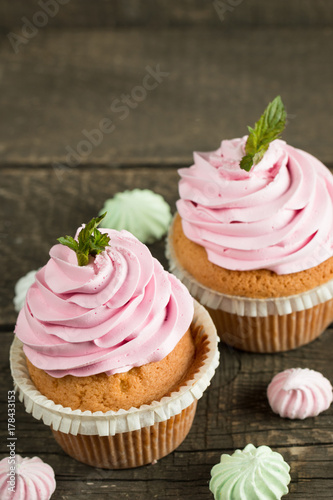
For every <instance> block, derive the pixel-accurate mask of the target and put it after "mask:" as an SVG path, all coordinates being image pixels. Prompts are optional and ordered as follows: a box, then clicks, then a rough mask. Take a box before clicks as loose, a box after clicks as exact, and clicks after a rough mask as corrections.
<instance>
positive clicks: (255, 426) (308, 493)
mask: <svg viewBox="0 0 333 500" xmlns="http://www.w3.org/2000/svg"><path fill="white" fill-rule="evenodd" d="M1 335H2V344H3V349H2V350H1V352H0V367H1V373H2V375H3V378H2V380H3V383H2V384H1V386H0V400H1V402H2V403H3V404H2V406H1V408H2V410H1V413H2V414H1V419H2V421H5V420H6V412H5V410H6V404H5V402H6V396H7V391H8V390H11V388H12V387H11V386H12V383H11V378H10V373H9V366H8V347H9V344H10V342H11V340H12V333H11V332H3V333H2V334H1ZM332 349H333V330H332V329H331V330H328V331H326V332H325V333H324V334H323V335H322V336H321V337H320V338H319V339H318V340H316V341H315V342H313V343H312V344H310V345H308V346H305V347H303V348H300V349H297V350H296V351H291V352H289V353H283V354H276V355H258V354H247V353H242V352H240V351H237V350H233V349H230V348H228V347H226V346H225V345H221V346H220V352H221V363H220V366H219V368H218V370H217V373H216V375H215V377H214V378H213V380H212V384H211V386H210V387H209V388H208V390H207V391H206V393H205V394H204V396H203V398H202V399H201V400H200V401H199V404H198V409H197V413H196V417H195V420H194V424H193V427H192V429H191V431H190V433H189V435H188V437H187V438H186V440H185V441H184V442H183V444H182V445H181V446H180V447H179V448H178V449H177V450H176V451H175V452H174V453H172V454H171V455H169V456H167V457H165V458H164V459H162V460H160V461H159V462H158V463H157V464H155V465H149V466H145V467H142V468H138V469H131V470H122V471H109V470H101V469H96V468H90V467H88V466H85V465H84V464H81V463H79V462H76V461H75V460H73V459H71V458H70V457H68V456H66V455H65V453H64V452H63V451H62V450H61V449H60V448H59V447H58V445H57V443H56V442H55V440H54V439H53V437H52V434H51V432H50V430H49V428H48V427H46V426H45V425H44V424H42V423H41V422H38V421H36V420H34V419H33V417H32V416H31V415H29V414H27V413H26V412H25V411H24V409H23V405H22V404H21V403H19V402H17V404H16V412H17V413H16V435H17V453H19V454H21V455H22V456H34V455H38V456H40V457H41V458H42V459H43V460H45V461H46V462H47V463H49V464H50V465H51V466H52V467H53V468H54V470H55V473H56V480H57V489H56V492H55V494H54V496H53V497H52V500H53V499H54V500H60V499H63V500H64V499H65V500H71V499H72V498H74V496H75V497H76V498H78V500H81V499H82V500H83V499H84V498H87V497H88V498H96V500H97V499H98V500H106V499H107V498H117V499H120V500H124V499H126V498H131V499H133V500H143V499H146V498H158V499H159V500H167V499H173V500H178V499H179V500H182V499H184V498H185V499H187V498H188V499H190V498H192V499H195V500H205V499H209V498H212V496H211V495H210V493H209V489H208V482H209V478H210V470H211V467H212V466H213V465H214V464H215V463H217V462H218V461H219V458H220V455H221V453H232V452H233V451H234V449H236V448H243V447H244V446H245V445H246V444H247V443H250V442H252V443H253V444H255V445H256V446H259V445H262V444H265V445H268V446H271V447H272V448H273V449H274V450H276V451H278V452H280V453H281V454H282V455H283V457H284V458H285V460H286V461H287V462H288V463H289V464H290V466H291V478H292V481H291V484H290V495H289V496H288V498H290V500H295V499H299V500H301V499H302V500H310V499H311V500H313V498H314V497H316V498H318V499H323V500H324V499H325V500H327V499H329V498H332V496H331V491H332V488H333V467H332V465H333V437H332V430H331V429H332V425H333V407H331V408H330V409H329V410H327V411H326V412H324V413H322V414H321V415H319V416H318V417H316V418H310V419H307V420H305V421H292V420H288V419H281V418H280V417H278V416H277V415H275V414H273V413H272V412H271V410H270V408H269V406H268V403H267V399H266V387H267V384H268V383H269V382H270V380H271V378H272V377H273V375H274V374H276V373H277V372H278V371H281V370H283V369H286V368H290V367H296V366H300V367H303V368H304V367H311V368H313V369H315V370H318V371H321V372H322V373H323V374H324V375H325V376H326V377H328V378H329V379H331V380H333V367H332V363H331V352H332ZM6 437H7V434H6V429H3V430H2V432H1V443H2V447H1V454H0V458H3V457H5V456H6V454H5V447H4V443H5V439H6Z"/></svg>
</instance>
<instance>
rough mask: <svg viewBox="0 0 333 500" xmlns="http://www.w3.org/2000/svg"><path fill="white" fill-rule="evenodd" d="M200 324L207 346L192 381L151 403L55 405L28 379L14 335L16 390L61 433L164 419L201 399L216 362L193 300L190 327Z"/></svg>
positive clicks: (104, 431) (213, 341) (130, 427)
mask: <svg viewBox="0 0 333 500" xmlns="http://www.w3.org/2000/svg"><path fill="white" fill-rule="evenodd" d="M199 325H202V326H203V331H202V333H201V334H200V335H204V336H205V342H207V347H208V349H207V353H206V355H205V359H204V361H203V364H202V366H201V367H200V369H199V370H198V372H197V373H195V375H194V377H193V378H192V380H189V381H188V382H186V383H185V384H184V385H183V386H182V387H180V388H179V390H178V391H176V392H173V393H172V394H171V395H170V396H167V397H164V398H162V399H161V400H160V401H158V402H157V401H154V402H152V403H151V404H150V405H142V406H141V407H140V408H131V409H130V410H127V411H126V410H118V411H117V412H114V411H108V412H105V413H103V412H100V411H98V412H94V413H92V412H91V411H81V410H75V411H73V410H71V409H70V408H64V407H63V406H62V405H59V404H55V403H54V402H53V401H51V400H49V399H47V398H46V397H45V396H43V395H42V394H41V393H40V392H39V391H38V390H37V389H36V387H35V386H34V384H33V382H32V381H31V378H30V375H29V372H28V368H27V364H26V358H25V355H24V352H23V344H22V342H20V340H18V338H17V337H15V338H14V341H13V344H12V346H11V350H10V364H11V372H12V377H13V380H14V386H15V390H16V391H17V392H18V395H19V399H20V401H23V402H24V405H25V409H26V411H27V412H28V413H31V414H32V415H33V416H34V417H35V418H36V419H37V420H43V422H44V424H46V425H49V426H52V429H53V430H54V431H60V432H62V433H64V434H72V435H74V436H76V435H78V434H81V435H98V436H114V435H116V434H119V433H125V432H132V431H136V430H139V429H141V428H143V427H149V426H152V425H154V424H156V423H160V422H164V421H166V420H168V419H170V418H171V417H174V416H176V415H178V414H180V413H181V412H182V411H183V410H184V409H185V408H187V407H189V406H190V405H191V404H192V403H193V402H195V401H196V400H198V399H200V398H201V396H202V394H203V392H204V391H205V390H206V388H207V387H208V386H209V384H210V381H211V379H212V377H213V375H214V372H215V370H216V368H217V366H218V364H219V351H218V345H217V343H218V337H217V334H216V328H215V326H214V324H213V322H212V320H211V318H210V316H209V314H208V313H207V311H206V310H205V309H204V307H202V306H201V305H200V304H198V303H197V302H195V304H194V319H193V322H192V326H194V327H195V326H199Z"/></svg>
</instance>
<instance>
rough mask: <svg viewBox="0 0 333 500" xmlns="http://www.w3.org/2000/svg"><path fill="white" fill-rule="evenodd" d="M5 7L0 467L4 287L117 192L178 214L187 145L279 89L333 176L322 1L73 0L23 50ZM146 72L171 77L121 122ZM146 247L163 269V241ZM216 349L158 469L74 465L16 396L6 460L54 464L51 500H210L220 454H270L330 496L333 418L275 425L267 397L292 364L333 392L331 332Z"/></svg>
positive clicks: (249, 118)
mask: <svg viewBox="0 0 333 500" xmlns="http://www.w3.org/2000/svg"><path fill="white" fill-rule="evenodd" d="M4 3H5V4H6V9H5V14H6V15H4V16H1V20H0V23H2V24H1V26H0V28H1V37H0V90H1V92H0V108H1V120H0V155H1V157H0V167H1V182H0V196H1V207H0V210H1V220H0V235H1V250H2V251H1V257H0V259H1V273H2V287H1V291H0V311H1V315H0V328H1V337H2V345H3V347H2V349H1V351H0V363H1V382H2V383H1V385H0V391H1V395H0V401H1V421H2V423H3V425H2V427H1V450H0V451H1V454H0V458H3V457H6V456H7V451H6V438H7V428H6V427H7V426H6V420H7V417H6V415H7V392H8V391H9V390H11V389H12V380H11V377H10V371H9V364H8V350H9V346H10V343H11V341H12V338H13V333H12V332H13V327H14V324H15V320H16V313H15V311H14V308H13V303H12V300H13V296H14V285H15V283H16V281H17V280H18V279H19V278H20V277H21V276H23V275H24V274H26V273H27V272H28V271H30V270H31V269H36V268H38V267H39V266H41V265H43V264H44V263H45V262H46V261H47V259H48V250H49V248H50V246H51V245H53V244H54V243H55V240H56V238H57V237H59V236H61V235H64V234H73V232H74V230H75V228H76V227H78V226H79V225H80V224H81V223H82V222H84V221H87V220H89V218H91V217H93V216H95V215H96V214H97V212H98V211H99V210H100V209H101V207H102V205H103V202H104V200H105V199H107V198H110V197H112V196H113V195H114V194H115V193H117V192H119V191H123V190H125V189H133V188H149V189H152V190H153V191H155V192H157V193H160V194H162V195H163V196H164V197H165V199H166V200H167V201H168V202H169V203H170V205H171V207H172V211H174V210H175V201H176V200H177V197H178V193H177V182H178V174H177V168H179V167H181V166H186V165H190V163H191V156H192V151H193V150H201V151H204V150H213V149H215V148H217V147H218V145H219V142H220V141H221V139H222V138H232V137H237V136H241V135H243V134H245V133H246V125H248V124H249V125H252V124H253V122H254V121H255V120H256V119H257V118H258V117H259V115H260V113H261V111H262V110H263V108H264V106H265V105H266V103H267V102H268V100H270V99H272V98H273V97H274V96H275V95H277V94H281V96H282V98H283V100H284V101H285V103H286V105H287V110H288V121H289V124H288V127H287V130H286V133H285V135H284V137H285V139H286V140H287V141H288V142H290V143H291V144H293V145H294V146H297V147H300V148H302V149H305V150H307V151H309V152H311V153H312V154H314V155H315V156H317V157H318V158H320V159H321V160H322V161H324V162H325V163H326V164H327V165H328V166H329V167H333V141H332V133H333V109H332V107H333V106H332V81H333V78H332V77H333V68H332V62H331V61H332V53H333V29H332V26H331V22H332V19H333V10H332V3H329V2H326V1H325V0H322V1H316V2H314V1H312V0H308V1H307V2H304V1H303V2H300V1H299V0H294V1H293V2H284V1H283V2H282V1H280V2H279V1H277V0H274V1H272V2H270V3H271V10H270V11H267V9H266V10H265V9H264V10H262V9H263V6H264V5H267V2H262V1H260V0H253V2H252V4H251V3H247V2H244V4H243V5H240V4H239V7H237V8H234V11H229V13H228V16H227V15H226V16H225V21H221V19H219V17H218V14H217V12H216V9H214V6H213V2H202V3H200V2H197V1H196V0H191V1H188V2H187V8H188V9H189V10H188V12H186V9H185V7H184V6H181V7H180V6H178V4H179V2H175V1H174V0H173V1H172V2H170V5H169V6H167V4H166V2H163V1H162V0H159V1H158V2H156V5H154V6H153V4H152V3H149V8H148V7H147V6H145V5H144V3H141V2H135V1H132V2H128V6H127V8H125V7H121V2H114V4H115V5H117V8H116V11H115V13H114V17H112V16H111V13H112V12H111V10H112V9H111V7H108V6H107V2H101V3H100V6H99V10H98V9H97V7H96V9H97V11H96V9H94V10H93V9H92V7H89V5H90V3H89V2H86V1H84V2H83V1H82V2H81V7H80V3H79V2H77V1H76V0H73V1H72V2H69V4H68V6H66V5H63V6H62V7H61V9H60V11H59V16H55V17H54V19H53V20H50V23H49V25H47V26H45V27H44V28H40V29H39V31H38V33H37V34H36V36H34V37H33V38H31V39H30V40H28V42H27V43H24V44H22V45H21V46H20V48H19V51H18V52H17V53H15V52H14V50H13V47H12V46H11V44H10V41H9V38H8V34H9V33H16V34H20V33H21V30H22V19H21V18H22V16H26V18H29V19H32V16H33V14H34V12H36V9H38V6H37V4H36V2H33V1H32V0H29V1H27V2H23V1H20V2H17V4H16V6H15V7H14V6H13V5H14V4H13V2H9V1H8V2H7V3H6V2H4ZM110 4H112V2H110ZM228 5H229V6H230V5H231V3H229V4H228ZM234 5H235V4H234ZM288 6H289V7H288ZM1 8H2V9H3V8H4V6H3V5H2V7H1ZM67 8H68V12H69V13H70V14H71V21H70V20H69V16H68V15H67V16H66V15H65V12H66V9H67ZM20 9H21V10H20ZM82 9H83V10H82ZM84 9H86V13H87V15H85V16H84V15H83V13H82V12H83V11H84ZM110 9H111V10H110ZM151 9H153V10H154V9H155V11H154V12H155V18H154V16H153V14H152V13H151ZM283 9H284V10H283ZM90 12H91V16H89V15H88V14H89V13H90ZM107 14H109V17H107ZM152 19H157V21H156V22H153V20H152ZM200 19H201V20H202V19H203V20H204V22H200ZM255 20H256V21H257V22H255ZM89 23H90V24H89ZM147 68H148V69H147ZM149 68H150V69H149ZM151 70H154V71H155V73H156V71H158V70H160V71H162V72H164V73H167V74H164V76H163V77H160V79H161V81H160V82H158V85H157V86H156V87H155V88H154V89H151V90H147V91H146V95H145V97H144V98H143V99H142V100H139V99H138V100H136V101H135V100H134V101H133V100H132V101H131V103H133V102H134V104H136V106H134V105H133V104H131V105H132V107H130V106H127V107H128V109H127V112H126V117H124V115H125V110H123V111H122V112H120V111H119V109H118V111H117V106H119V101H120V100H121V99H123V97H122V96H123V95H126V94H131V93H132V92H134V95H137V96H140V91H138V90H136V91H135V90H134V91H133V89H135V88H136V87H138V86H139V87H140V86H141V87H142V85H143V82H144V81H145V80H144V79H145V77H146V75H147V74H148V73H149V72H150V74H151ZM147 78H148V77H147ZM146 81H148V80H147V79H146ZM149 81H150V83H152V81H153V80H152V79H150V80H149ZM135 92H137V93H136V94H135ZM142 95H143V94H142V91H141V96H142ZM117 100H118V101H117ZM116 101H117V102H116ZM112 106H113V107H112ZM122 117H124V118H122ZM106 118H107V119H109V120H112V122H113V125H114V126H115V128H114V130H113V131H112V132H111V133H105V134H103V137H102V140H101V141H100V143H99V144H98V145H93V146H92V147H91V148H90V149H91V150H90V149H89V151H88V152H87V154H80V155H79V160H78V161H77V163H76V164H75V165H74V163H73V162H72V161H71V158H70V157H69V156H68V154H69V151H71V152H72V151H74V152H75V151H76V152H77V151H78V150H80V147H81V146H82V141H83V140H85V139H86V136H85V135H84V132H83V131H84V130H85V131H87V132H89V131H92V130H93V129H96V128H97V127H100V124H101V121H102V120H103V119H106ZM80 143H81V146H80ZM77 154H78V153H77ZM150 248H151V251H152V253H153V255H154V256H155V257H157V258H158V259H159V260H160V261H161V262H162V264H163V265H164V266H167V262H166V259H165V256H164V241H160V242H158V243H155V244H153V245H151V246H150ZM220 352H221V363H220V366H219V368H218V370H217V373H216V375H215V377H214V379H213V381H212V384H211V386H210V387H209V388H208V390H207V391H206V393H205V394H204V396H203V398H202V399H201V400H200V401H199V404H198V410H197V414H196V417H195V420H194V424H193V427H192V429H191V431H190V433H189V435H188V437H187V438H186V440H185V441H184V442H183V444H182V445H181V446H180V447H179V448H178V449H177V450H176V451H175V452H174V453H172V454H171V455H169V456H167V457H165V458H164V459H162V460H160V461H159V462H158V463H157V464H155V465H149V466H145V467H142V468H138V469H133V470H124V471H107V470H100V469H96V468H91V467H88V466H86V465H83V464H81V463H78V462H76V461H75V460H73V459H71V458H70V457H68V456H67V455H65V453H64V452H63V451H62V450H61V449H60V448H59V446H58V445H57V444H56V442H55V441H54V439H53V437H52V435H51V432H50V430H49V428H48V427H46V426H45V425H43V424H42V423H40V422H38V421H36V420H35V419H34V418H33V417H32V416H30V415H28V414H27V413H26V412H25V410H24V408H23V405H22V404H21V403H20V402H18V401H17V403H16V435H17V449H16V451H17V453H19V454H21V455H22V456H34V455H37V456H39V457H41V458H42V459H43V460H45V461H46V462H47V463H49V464H50V465H51V466H52V467H53V468H54V470H55V474H56V480H57V489H56V491H55V493H54V495H53V497H52V499H54V500H59V499H66V500H67V499H68V500H69V499H72V498H77V499H78V500H83V499H86V498H92V499H96V500H97V499H98V500H104V499H117V500H123V499H127V498H130V499H131V500H141V499H142V500H143V499H147V498H158V499H161V500H164V499H186V498H188V499H191V500H194V499H195V500H204V499H210V498H212V495H211V494H210V492H209V489H208V482H209V478H210V469H211V467H212V466H213V465H214V464H215V463H217V462H218V461H219V458H220V455H221V453H232V452H233V451H234V450H235V449H236V448H243V447H244V446H245V445H246V444H248V443H253V444H255V445H262V444H265V445H268V446H270V447H272V448H273V449H274V450H276V451H278V452H280V453H282V455H283V456H284V458H285V459H286V461H287V462H288V463H289V464H290V466H291V478H292V480H291V484H290V494H289V496H288V498H290V499H299V500H310V499H311V500H313V498H316V499H325V500H327V499H329V498H333V493H332V491H333V431H332V429H333V407H331V408H330V409H329V410H328V411H326V412H325V413H323V414H321V415H319V416H318V417H316V418H310V419H307V420H305V421H291V420H287V419H281V418H280V417H278V416H276V415H274V414H273V413H272V412H271V410H270V409H269V406H268V403H267V399H266V387H267V384H268V383H269V382H270V380H271V378H272V377H273V375H274V374H276V373H277V372H279V371H281V370H283V369H286V368H291V367H309V368H312V369H315V370H319V371H320V372H322V373H323V374H324V375H325V376H326V377H327V378H328V379H330V380H331V381H332V382H333V364H332V352H333V335H332V328H329V329H328V330H327V331H326V332H325V333H324V334H323V335H322V336H321V337H320V338H319V339H317V340H316V341H315V342H313V343H311V344H310V345H307V346H305V347H302V348H300V349H297V350H295V351H291V352H288V353H280V354H275V355H257V354H249V353H243V352H240V351H237V350H234V349H231V348H229V347H227V346H225V345H221V346H220Z"/></svg>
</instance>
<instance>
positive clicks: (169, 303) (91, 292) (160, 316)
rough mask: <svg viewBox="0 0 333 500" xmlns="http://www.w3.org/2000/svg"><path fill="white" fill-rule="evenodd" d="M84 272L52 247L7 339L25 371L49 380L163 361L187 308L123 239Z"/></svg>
mask: <svg viewBox="0 0 333 500" xmlns="http://www.w3.org/2000/svg"><path fill="white" fill-rule="evenodd" d="M101 232H103V233H107V234H108V236H109V237H110V246H108V247H106V249H105V251H103V252H102V253H100V254H99V255H97V256H96V257H95V259H94V260H93V261H92V262H91V263H89V264H88V265H87V266H78V265H77V262H76V255H75V253H74V252H73V251H72V250H71V249H69V248H68V247H65V246H63V245H54V246H53V247H52V248H51V250H50V260H49V261H48V263H47V264H46V266H44V267H43V268H42V269H41V270H40V271H38V273H37V274H36V280H35V283H34V284H33V285H32V286H31V287H30V289H29V290H28V293H27V298H26V302H25V305H24V308H23V309H22V310H21V312H20V314H19V316H18V320H17V325H16V328H15V333H16V335H17V337H18V338H19V339H20V340H21V341H22V342H23V343H24V352H25V354H26V356H27V357H28V358H29V360H30V361H31V363H32V364H33V365H35V366H36V367H37V368H40V369H42V370H45V371H46V372H47V373H48V374H49V375H51V376H53V377H63V376H65V375H75V376H79V377H80V376H88V375H95V374H97V373H103V372H106V373H107V374H109V375H111V374H114V373H121V372H125V371H128V370H130V369H131V368H133V367H134V366H141V365H144V364H146V363H150V362H155V361H159V360H161V359H163V358H164V357H165V356H166V355H167V354H169V353H170V352H171V351H172V350H173V348H174V347H175V346H176V344H177V343H178V341H179V340H180V339H181V337H182V336H183V335H184V333H185V332H186V331H187V329H188V328H189V326H190V323H191V321H192V318H193V300H192V298H191V296H190V295H189V293H188V291H187V289H186V288H185V287H184V285H182V284H181V283H180V282H179V281H178V280H177V279H176V278H175V277H174V276H172V275H171V274H169V273H168V272H166V271H165V270H164V269H163V267H162V266H161V264H160V263H159V262H158V261H157V260H156V259H154V258H153V257H152V255H151V253H150V251H149V249H148V248H147V247H146V246H145V245H143V244H142V243H140V241H139V240H137V239H136V238H135V237H134V236H133V235H132V234H130V233H129V232H127V231H120V232H119V231H115V230H106V229H101Z"/></svg>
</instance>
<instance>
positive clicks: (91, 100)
mask: <svg viewBox="0 0 333 500" xmlns="http://www.w3.org/2000/svg"><path fill="white" fill-rule="evenodd" d="M246 3H247V2H245V3H244V6H245V4H246ZM248 3H250V2H248ZM239 10H241V8H239ZM265 10H266V11H269V9H265ZM301 10H302V9H301ZM300 12H301V11H300ZM245 41H246V42H245ZM332 51H333V29H332V28H306V29H298V28H293V27H283V28H279V29H277V28H270V29H259V28H258V29H255V30H254V29H253V30H252V29H246V28H235V29H233V30H230V29H225V28H224V27H223V26H221V28H220V29H207V28H202V27H200V28H199V27H198V28H196V29H186V30H184V29H180V28H175V29H172V30H162V29H161V30H159V31H158V32H156V31H154V30H147V29H146V30H144V29H141V30H140V29H132V30H118V31H110V30H105V31H102V30H93V29H92V30H61V31H59V30H52V29H45V30H42V29H40V30H39V32H38V33H37V35H36V36H35V37H34V38H32V39H31V40H30V41H29V43H27V44H22V45H21V46H19V48H18V53H17V54H15V53H14V50H13V48H12V47H11V45H10V43H9V40H8V39H7V38H6V37H3V38H2V44H1V47H0V60H1V63H0V69H1V71H0V88H1V92H0V109H1V116H2V117H3V119H2V120H1V122H0V138H1V139H0V152H1V157H2V164H5V163H7V164H11V165H30V166H38V165H50V164H52V163H55V162H60V163H64V162H66V161H67V162H68V161H69V162H72V164H73V163H75V162H77V163H79V164H81V165H92V164H93V165H107V166H117V165H129V164H132V165H137V164H141V165H161V164H168V165H175V164H178V165H179V164H188V163H189V162H190V161H191V157H192V151H193V150H199V151H209V150H212V149H215V148H217V147H218V145H219V143H220V141H221V139H222V138H232V137H237V136H241V135H242V134H245V133H246V132H247V129H246V125H247V124H251V125H252V124H253V123H254V121H255V120H256V119H258V116H259V115H260V113H261V112H262V110H263V107H264V105H265V104H266V103H267V102H268V101H269V100H270V99H272V98H273V97H274V96H275V95H277V94H278V93H280V94H281V95H282V97H283V99H284V101H285V103H286V106H287V110H288V113H289V122H290V123H289V126H288V128H287V130H286V132H285V134H284V137H285V138H286V140H287V141H288V142H290V143H291V144H293V145H295V146H297V147H300V148H302V149H306V150H307V151H309V152H311V153H312V154H314V155H315V156H317V157H319V158H320V159H321V160H323V161H324V162H325V163H329V164H331V165H332V162H333V142H332V140H331V135H332V129H333V112H332V102H331V99H330V96H331V91H332V81H333V66H332V65H331V64H328V61H330V60H331V54H332ZM148 67H149V68H150V69H147V68H148ZM156 68H160V71H161V72H162V73H163V75H162V76H159V77H156V78H157V79H158V80H159V81H160V83H158V82H157V81H156V80H154V77H153V76H151V75H149V72H150V73H154V71H155V72H156ZM144 82H146V83H145V85H146V84H147V83H148V85H149V87H150V88H151V90H146V89H144V87H143V83H144ZM155 83H156V84H157V86H156V88H154V89H152V86H154V85H155ZM146 86H147V85H146ZM131 94H133V95H134V100H133V99H132V98H130V100H129V101H128V102H129V103H130V104H124V99H125V100H126V99H127V97H126V95H131ZM124 96H125V97H124ZM121 101H123V102H121ZM111 106H112V109H111ZM130 106H132V108H133V109H131V108H130ZM135 106H136V107H135ZM134 107H135V108H134ZM106 119H107V120H111V121H112V122H113V126H115V129H114V130H113V131H112V132H110V131H109V130H110V123H109V122H105V121H103V120H106ZM105 123H107V124H108V125H105ZM99 127H104V128H103V130H108V131H106V132H105V133H104V132H103V133H102V136H101V134H100V133H99V134H97V136H96V135H95V138H90V139H89V140H88V139H87V137H86V136H85V135H84V134H85V133H86V134H87V133H88V132H91V131H92V130H95V129H96V128H99ZM105 127H106V128H105ZM84 130H85V131H86V132H83V131H84ZM83 141H85V142H83ZM89 141H90V142H89ZM91 142H95V144H96V145H95V146H93V145H92V144H91ZM69 151H74V152H76V157H75V158H73V156H69Z"/></svg>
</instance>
